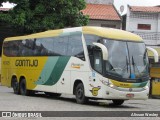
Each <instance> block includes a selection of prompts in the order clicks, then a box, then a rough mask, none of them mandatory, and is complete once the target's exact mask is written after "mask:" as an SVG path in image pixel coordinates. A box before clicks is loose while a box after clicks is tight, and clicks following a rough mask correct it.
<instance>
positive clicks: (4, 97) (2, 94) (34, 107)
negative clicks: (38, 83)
mask: <svg viewBox="0 0 160 120" xmlns="http://www.w3.org/2000/svg"><path fill="white" fill-rule="evenodd" d="M0 111H88V112H89V111H95V113H93V114H96V111H106V112H110V111H115V113H116V115H118V116H123V114H125V112H116V111H126V112H127V111H160V99H148V100H128V101H125V102H124V104H123V105H121V106H114V105H113V104H112V101H107V100H96V101H95V100H94V101H93V100H92V101H90V102H89V103H88V104H86V105H80V104H77V103H76V101H75V97H74V96H72V95H64V94H63V95H62V96H61V97H59V98H51V97H47V96H45V95H44V94H43V93H39V94H36V95H34V96H21V95H15V94H14V93H13V91H12V89H11V88H7V87H4V86H0ZM56 114H58V113H56ZM62 114H63V112H62ZM71 114H72V113H71ZM73 114H74V112H73ZM81 115H82V116H81V117H78V118H76V119H79V120H82V119H85V117H84V116H83V113H82V114H81ZM95 116H96V115H95ZM159 116H160V114H159ZM158 118H159V119H160V117H158ZM158 118H156V119H158ZM0 119H2V118H0ZM3 119H4V118H3ZM5 119H6V118H5ZM7 119H9V118H7ZM14 119H19V120H21V118H14ZM25 119H28V118H25ZM29 119H30V118H29ZM33 119H38V120H39V118H33ZM41 119H49V118H41ZM55 119H57V120H59V119H63V118H62V117H60V118H57V117H54V120H55ZM66 119H71V120H72V119H73V120H74V119H75V117H66ZM87 119H88V120H90V119H91V120H93V119H95V120H97V118H96V117H89V118H87ZM99 119H110V118H109V117H98V120H99ZM114 119H115V120H117V119H116V117H114V118H112V120H114ZM118 119H126V117H124V118H123V117H119V118H118ZM127 119H129V120H130V119H135V117H134V118H127ZM136 119H138V120H139V119H145V120H147V119H148V120H152V119H153V120H155V118H150V117H145V118H144V117H137V118H136Z"/></svg>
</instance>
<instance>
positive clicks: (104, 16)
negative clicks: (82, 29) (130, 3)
mask: <svg viewBox="0 0 160 120" xmlns="http://www.w3.org/2000/svg"><path fill="white" fill-rule="evenodd" d="M82 12H83V14H84V15H88V16H89V19H90V20H89V24H88V25H90V26H102V27H111V28H117V29H121V17H120V15H119V14H118V12H117V10H116V8H115V7H114V6H113V4H89V3H88V4H87V6H86V9H84V10H82Z"/></svg>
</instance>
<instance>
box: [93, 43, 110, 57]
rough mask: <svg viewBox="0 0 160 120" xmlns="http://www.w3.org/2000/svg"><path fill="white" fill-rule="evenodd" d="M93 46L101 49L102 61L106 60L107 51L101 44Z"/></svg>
mask: <svg viewBox="0 0 160 120" xmlns="http://www.w3.org/2000/svg"><path fill="white" fill-rule="evenodd" d="M93 44H94V45H95V46H97V47H99V48H101V50H102V54H103V60H108V49H107V48H106V46H104V45H103V44H101V43H95V42H94V43H93Z"/></svg>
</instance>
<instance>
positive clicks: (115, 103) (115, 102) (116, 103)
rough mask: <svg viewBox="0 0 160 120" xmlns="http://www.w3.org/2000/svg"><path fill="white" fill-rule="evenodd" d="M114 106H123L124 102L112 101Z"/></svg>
mask: <svg viewBox="0 0 160 120" xmlns="http://www.w3.org/2000/svg"><path fill="white" fill-rule="evenodd" d="M112 101H113V104H114V105H122V104H123V103H124V100H112Z"/></svg>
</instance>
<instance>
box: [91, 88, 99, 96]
mask: <svg viewBox="0 0 160 120" xmlns="http://www.w3.org/2000/svg"><path fill="white" fill-rule="evenodd" d="M99 89H100V88H99V87H94V88H92V95H93V96H97V95H98V90H99Z"/></svg>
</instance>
